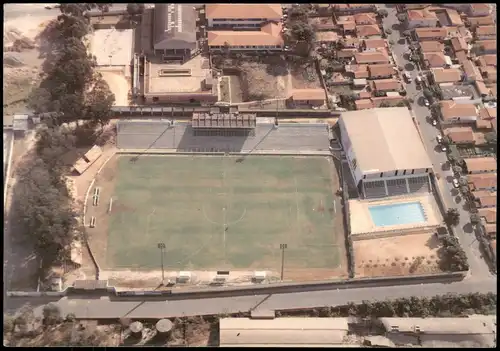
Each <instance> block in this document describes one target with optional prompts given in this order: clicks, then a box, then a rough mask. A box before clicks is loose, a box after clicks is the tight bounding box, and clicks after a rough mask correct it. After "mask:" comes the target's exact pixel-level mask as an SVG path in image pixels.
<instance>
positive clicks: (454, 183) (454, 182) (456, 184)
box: [452, 178, 460, 188]
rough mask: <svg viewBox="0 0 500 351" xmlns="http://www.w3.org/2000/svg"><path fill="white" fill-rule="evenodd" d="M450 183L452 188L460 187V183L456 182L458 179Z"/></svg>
mask: <svg viewBox="0 0 500 351" xmlns="http://www.w3.org/2000/svg"><path fill="white" fill-rule="evenodd" d="M452 183H453V186H454V187H455V188H458V187H459V186H460V183H459V182H458V179H457V178H453V181H452Z"/></svg>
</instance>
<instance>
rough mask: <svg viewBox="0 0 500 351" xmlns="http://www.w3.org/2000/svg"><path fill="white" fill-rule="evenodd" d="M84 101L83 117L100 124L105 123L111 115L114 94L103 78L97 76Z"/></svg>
mask: <svg viewBox="0 0 500 351" xmlns="http://www.w3.org/2000/svg"><path fill="white" fill-rule="evenodd" d="M86 102H87V103H86V111H85V118H86V119H88V120H90V121H93V122H95V123H99V124H100V125H101V126H104V125H106V124H107V123H108V122H109V120H110V119H111V117H112V116H113V115H112V111H111V108H112V107H113V104H114V103H115V95H114V94H113V93H112V92H111V90H110V89H109V86H108V83H106V81H105V80H104V79H102V78H99V79H98V81H97V82H96V83H95V84H94V87H93V88H92V90H91V91H90V92H89V93H88V95H87V101H86Z"/></svg>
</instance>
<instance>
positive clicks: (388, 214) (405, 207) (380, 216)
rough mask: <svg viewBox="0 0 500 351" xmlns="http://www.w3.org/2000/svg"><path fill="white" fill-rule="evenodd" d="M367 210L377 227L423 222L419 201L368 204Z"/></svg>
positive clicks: (422, 212)
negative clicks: (377, 204)
mask: <svg viewBox="0 0 500 351" xmlns="http://www.w3.org/2000/svg"><path fill="white" fill-rule="evenodd" d="M368 210H369V211H370V215H371V216H372V220H373V223H375V225H376V226H377V227H386V226H389V225H402V224H412V223H422V222H425V215H424V210H423V208H422V204H421V203H420V202H407V203H402V204H394V205H379V206H370V207H368Z"/></svg>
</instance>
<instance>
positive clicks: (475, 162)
mask: <svg viewBox="0 0 500 351" xmlns="http://www.w3.org/2000/svg"><path fill="white" fill-rule="evenodd" d="M464 162H465V168H466V169H467V174H479V173H492V172H496V171H497V160H496V159H495V158H494V157H473V158H464Z"/></svg>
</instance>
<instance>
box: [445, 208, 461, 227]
mask: <svg viewBox="0 0 500 351" xmlns="http://www.w3.org/2000/svg"><path fill="white" fill-rule="evenodd" d="M444 221H445V222H446V224H448V225H451V226H454V227H455V226H457V225H458V224H459V223H460V212H458V210H457V209H456V208H450V209H449V210H448V211H446V215H445V217H444Z"/></svg>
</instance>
